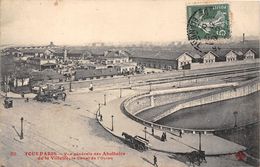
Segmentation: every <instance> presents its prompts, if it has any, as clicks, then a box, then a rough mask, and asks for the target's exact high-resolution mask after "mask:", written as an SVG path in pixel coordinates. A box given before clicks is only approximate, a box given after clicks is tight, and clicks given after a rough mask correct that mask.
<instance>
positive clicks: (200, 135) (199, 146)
mask: <svg viewBox="0 0 260 167" xmlns="http://www.w3.org/2000/svg"><path fill="white" fill-rule="evenodd" d="M199 151H201V132H199Z"/></svg>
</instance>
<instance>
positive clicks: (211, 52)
mask: <svg viewBox="0 0 260 167" xmlns="http://www.w3.org/2000/svg"><path fill="white" fill-rule="evenodd" d="M209 53H210V54H212V55H214V56H215V57H219V56H218V55H217V54H216V53H214V52H213V51H208V52H207V53H206V54H209ZM206 54H204V55H203V56H202V57H204V56H205V55H206Z"/></svg>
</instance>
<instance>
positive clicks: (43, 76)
mask: <svg viewBox="0 0 260 167" xmlns="http://www.w3.org/2000/svg"><path fill="white" fill-rule="evenodd" d="M30 75H31V78H32V80H34V81H39V80H49V79H62V78H64V76H62V75H61V74H59V73H57V72H56V71H54V70H52V69H46V70H43V71H33V72H32V73H31V74H30Z"/></svg>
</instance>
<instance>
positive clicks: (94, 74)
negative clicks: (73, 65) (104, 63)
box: [75, 68, 118, 81]
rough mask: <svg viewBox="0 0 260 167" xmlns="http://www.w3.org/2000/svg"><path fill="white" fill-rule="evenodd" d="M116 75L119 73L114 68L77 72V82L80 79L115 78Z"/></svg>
mask: <svg viewBox="0 0 260 167" xmlns="http://www.w3.org/2000/svg"><path fill="white" fill-rule="evenodd" d="M115 75H118V72H117V70H116V69H114V68H105V69H88V70H76V71H75V80H76V81H78V80H80V79H82V80H86V79H100V78H106V77H114V76H115Z"/></svg>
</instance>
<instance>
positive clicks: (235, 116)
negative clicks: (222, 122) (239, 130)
mask: <svg viewBox="0 0 260 167" xmlns="http://www.w3.org/2000/svg"><path fill="white" fill-rule="evenodd" d="M233 114H234V118H235V125H234V127H235V128H236V127H237V114H238V112H237V111H235V112H233Z"/></svg>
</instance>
